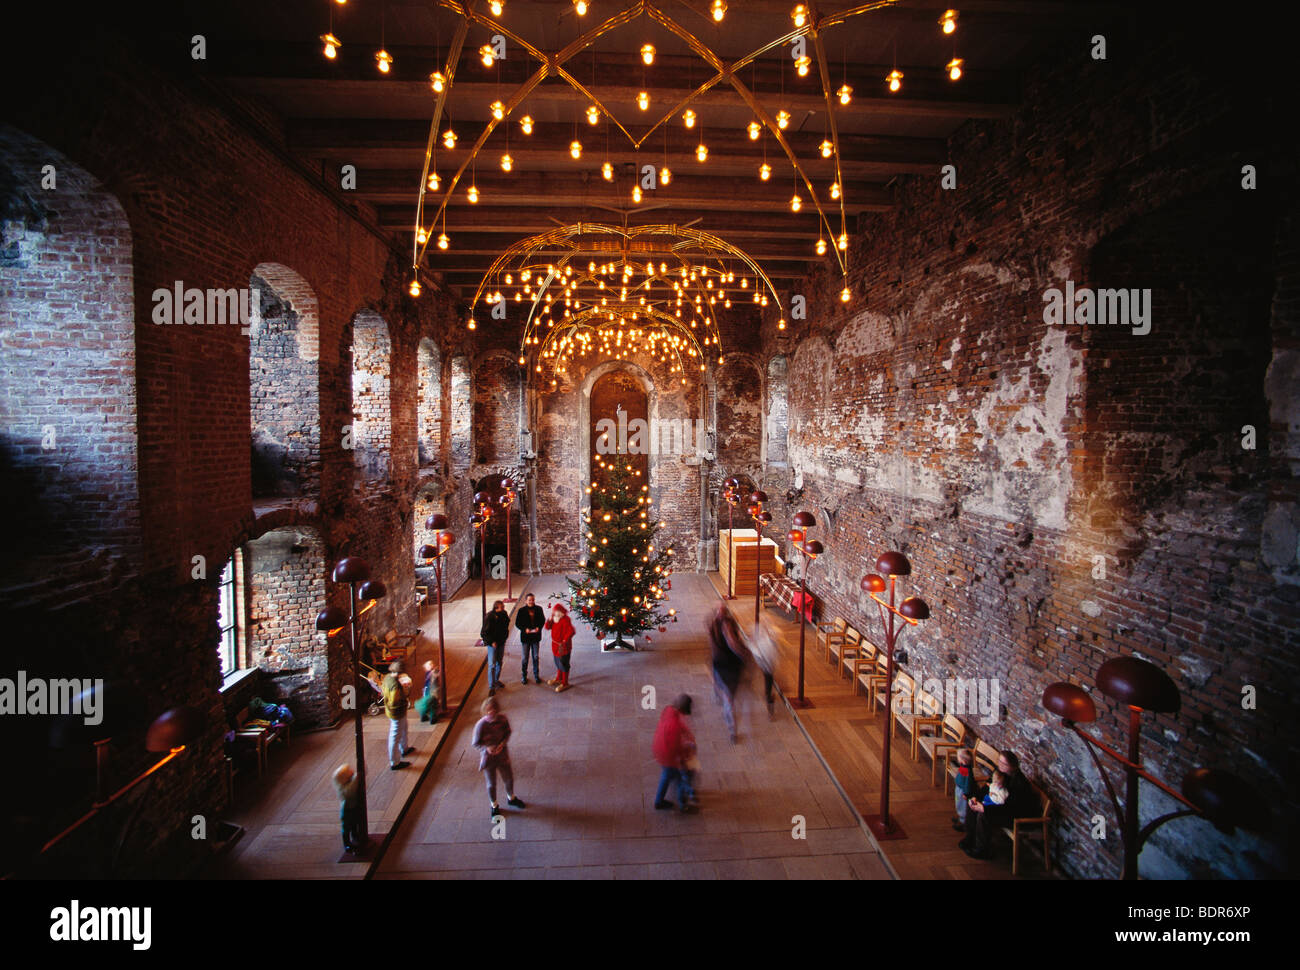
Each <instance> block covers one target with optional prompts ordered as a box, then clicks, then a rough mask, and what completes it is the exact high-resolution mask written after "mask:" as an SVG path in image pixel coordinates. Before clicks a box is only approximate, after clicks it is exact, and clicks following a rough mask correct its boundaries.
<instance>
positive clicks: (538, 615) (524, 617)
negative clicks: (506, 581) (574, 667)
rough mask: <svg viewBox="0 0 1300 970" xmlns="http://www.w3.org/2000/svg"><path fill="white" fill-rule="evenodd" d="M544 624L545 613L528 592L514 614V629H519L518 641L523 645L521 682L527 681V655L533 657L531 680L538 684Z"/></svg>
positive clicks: (540, 679)
mask: <svg viewBox="0 0 1300 970" xmlns="http://www.w3.org/2000/svg"><path fill="white" fill-rule="evenodd" d="M545 625H546V613H545V612H543V611H542V608H541V607H540V606H538V605H537V598H536V597H535V596H533V594H532V593H529V594H528V596H527V597H525V602H524V605H523V606H521V607H520V608H519V611H518V612H517V613H516V614H515V629H517V630H518V631H519V643H520V645H521V646H522V647H523V653H524V661H523V664H522V665H521V666H520V669H519V675H520V677H522V678H523V679H522V681H521V683H525V684H526V683H528V655H529V654H530V653H531V654H532V657H533V681H534V683H538V684H540V683H541V682H542V675H541V674H540V673H539V672H538V669H537V667H538V662H539V660H538V658H539V656H540V654H541V652H542V628H543V627H544V626H545Z"/></svg>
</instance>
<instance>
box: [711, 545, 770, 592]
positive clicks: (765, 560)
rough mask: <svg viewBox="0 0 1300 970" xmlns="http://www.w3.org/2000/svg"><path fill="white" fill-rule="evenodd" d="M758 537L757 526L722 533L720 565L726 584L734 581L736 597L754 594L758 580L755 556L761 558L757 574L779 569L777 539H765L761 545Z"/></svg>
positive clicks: (719, 553) (719, 550)
mask: <svg viewBox="0 0 1300 970" xmlns="http://www.w3.org/2000/svg"><path fill="white" fill-rule="evenodd" d="M757 538H758V534H757V533H756V532H754V530H753V529H736V530H735V531H734V532H731V533H728V531H727V530H726V529H723V530H722V531H721V532H719V533H718V566H719V569H720V571H721V573H722V582H723V584H724V585H725V584H726V583H728V582H730V583H731V584H732V586H731V591H732V592H733V593H734V594H735V595H736V596H744V595H746V594H748V595H750V596H753V595H754V588H755V581H756V579H757V575H756V571H755V568H754V557H755V556H758V557H759V563H758V569H757V574H762V573H774V572H776V571H777V568H776V542H775V541H774V540H772V539H768V538H764V539H763V542H762V545H761V546H760V545H758V544H757V543H756V542H755V540H756V539H757Z"/></svg>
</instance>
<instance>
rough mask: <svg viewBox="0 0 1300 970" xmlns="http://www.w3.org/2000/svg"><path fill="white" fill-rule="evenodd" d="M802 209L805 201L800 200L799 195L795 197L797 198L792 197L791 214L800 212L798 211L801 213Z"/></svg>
mask: <svg viewBox="0 0 1300 970" xmlns="http://www.w3.org/2000/svg"><path fill="white" fill-rule="evenodd" d="M802 208H803V199H801V198H799V196H797V195H795V196H791V198H790V211H791V212H798V211H799V210H800V209H802Z"/></svg>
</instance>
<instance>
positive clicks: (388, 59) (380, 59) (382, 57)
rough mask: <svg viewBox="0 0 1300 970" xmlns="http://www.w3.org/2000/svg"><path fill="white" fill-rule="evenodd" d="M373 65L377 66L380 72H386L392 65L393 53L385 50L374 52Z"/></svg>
mask: <svg viewBox="0 0 1300 970" xmlns="http://www.w3.org/2000/svg"><path fill="white" fill-rule="evenodd" d="M375 66H376V67H378V68H379V73H380V74H387V73H388V71H389V69H390V68H391V67H392V66H393V55H392V54H390V53H388V51H386V50H379V51H376V52H375Z"/></svg>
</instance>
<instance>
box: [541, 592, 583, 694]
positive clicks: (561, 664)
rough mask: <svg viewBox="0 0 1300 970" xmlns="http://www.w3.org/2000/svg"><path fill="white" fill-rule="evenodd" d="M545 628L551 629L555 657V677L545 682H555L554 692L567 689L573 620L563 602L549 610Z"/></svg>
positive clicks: (552, 650)
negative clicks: (549, 616)
mask: <svg viewBox="0 0 1300 970" xmlns="http://www.w3.org/2000/svg"><path fill="white" fill-rule="evenodd" d="M546 629H548V630H550V631H551V653H552V654H553V655H554V657H555V679H554V680H548V681H547V682H546V683H547V684H557V685H559V686H557V687H556V688H555V693H557V694H558V693H560V692H561V691H566V690H568V689H569V656H570V654H572V653H573V635H574V633H576V632H577V631H576V630H574V629H573V621H572V620H570V619H569V611H568V610H566V609H565V608H564V604H562V603H556V604H555V607H554V608H553V609H552V610H551V618H550V619H549V620H547V621H546Z"/></svg>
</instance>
